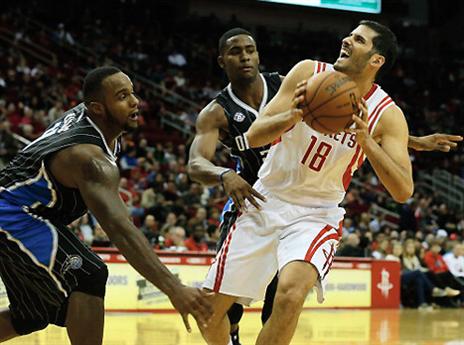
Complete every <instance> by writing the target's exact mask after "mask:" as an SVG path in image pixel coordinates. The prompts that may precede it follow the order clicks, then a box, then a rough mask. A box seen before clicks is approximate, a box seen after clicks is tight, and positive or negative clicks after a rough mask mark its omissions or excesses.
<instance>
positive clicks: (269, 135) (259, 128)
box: [245, 60, 314, 147]
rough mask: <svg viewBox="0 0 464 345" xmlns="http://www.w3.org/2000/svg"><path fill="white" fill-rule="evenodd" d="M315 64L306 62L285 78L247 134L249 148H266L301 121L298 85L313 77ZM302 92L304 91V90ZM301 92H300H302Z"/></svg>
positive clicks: (298, 65)
mask: <svg viewBox="0 0 464 345" xmlns="http://www.w3.org/2000/svg"><path fill="white" fill-rule="evenodd" d="M313 72H314V62H313V61H312V60H304V61H301V62H299V63H298V64H296V65H295V66H294V67H293V68H292V69H291V71H290V72H289V73H288V75H287V76H286V77H285V78H284V80H283V82H282V85H281V86H280V88H279V91H278V92H277V94H276V95H275V96H274V98H273V99H272V100H271V101H270V102H269V104H268V105H267V106H266V107H265V108H264V110H263V111H262V112H261V113H260V116H259V117H258V118H257V119H256V121H255V122H253V124H252V125H251V127H250V128H249V129H248V132H247V133H246V134H245V137H246V139H247V143H248V145H249V147H260V146H265V145H267V144H269V143H271V142H273V141H274V140H275V139H277V138H278V137H279V136H280V135H282V134H283V133H284V132H285V131H287V130H288V129H289V128H291V127H292V126H293V125H294V124H295V123H296V122H297V121H300V120H301V114H302V112H301V110H300V109H298V104H295V100H298V102H299V101H302V100H303V98H299V97H298V96H301V95H302V92H300V93H299V94H298V95H296V90H297V87H298V84H299V83H300V82H302V81H304V80H307V79H309V78H311V77H312V75H313ZM301 90H303V91H304V89H303V88H301ZM301 90H300V91H301Z"/></svg>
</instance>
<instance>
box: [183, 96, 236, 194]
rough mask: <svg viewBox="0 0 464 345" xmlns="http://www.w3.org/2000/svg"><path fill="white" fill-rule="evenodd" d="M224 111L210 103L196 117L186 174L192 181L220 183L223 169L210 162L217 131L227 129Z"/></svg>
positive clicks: (216, 140) (214, 147)
mask: <svg viewBox="0 0 464 345" xmlns="http://www.w3.org/2000/svg"><path fill="white" fill-rule="evenodd" d="M227 125H228V123H227V118H226V116H225V114H224V109H223V108H222V107H221V106H220V105H219V104H217V103H216V102H211V103H210V104H209V105H207V106H206V107H205V108H204V109H203V110H202V111H201V112H200V114H199V115H198V118H197V121H196V124H195V127H196V134H195V138H194V139H193V142H192V145H191V146H190V152H189V161H188V165H187V169H188V174H189V176H190V178H191V179H192V180H194V181H198V182H200V183H202V184H205V185H215V184H218V183H219V182H220V179H219V175H220V174H221V172H223V171H224V168H223V167H218V166H215V165H214V164H213V163H212V162H211V160H212V159H213V157H214V154H215V152H216V145H217V143H218V141H219V130H220V129H225V128H227Z"/></svg>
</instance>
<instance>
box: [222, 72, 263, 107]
mask: <svg viewBox="0 0 464 345" xmlns="http://www.w3.org/2000/svg"><path fill="white" fill-rule="evenodd" d="M230 84H231V86H232V91H233V92H234V94H235V95H236V96H237V97H238V98H240V100H241V101H242V102H244V103H246V104H248V105H249V106H250V107H252V108H253V109H256V110H258V109H259V106H260V105H261V101H262V99H263V93H264V83H263V80H262V78H261V77H260V76H259V74H258V75H257V76H256V78H255V79H254V80H252V81H248V80H246V81H243V80H237V81H231V82H230Z"/></svg>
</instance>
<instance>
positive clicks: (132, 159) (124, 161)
mask: <svg viewBox="0 0 464 345" xmlns="http://www.w3.org/2000/svg"><path fill="white" fill-rule="evenodd" d="M119 165H120V167H121V169H122V170H123V171H126V170H131V169H132V168H135V167H137V151H136V150H135V149H130V150H129V151H128V152H127V153H125V154H123V155H122V157H121V159H120V161H119Z"/></svg>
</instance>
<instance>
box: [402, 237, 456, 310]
mask: <svg viewBox="0 0 464 345" xmlns="http://www.w3.org/2000/svg"><path fill="white" fill-rule="evenodd" d="M398 245H399V244H395V246H394V247H393V250H394V252H395V251H398V250H399V249H397V247H398ZM399 257H400V260H401V264H402V270H401V289H402V291H403V292H406V291H408V290H411V289H412V290H413V291H414V294H413V295H408V294H407V292H406V293H405V295H406V296H408V297H411V298H415V299H416V301H415V302H416V303H414V302H413V301H405V300H403V303H404V304H406V305H413V304H417V305H418V306H419V308H420V309H427V308H430V303H431V297H454V296H457V295H459V293H460V292H459V291H458V290H454V289H451V288H449V287H445V288H443V289H442V288H439V287H437V286H435V285H434V284H433V283H432V281H430V279H429V278H428V276H427V275H426V274H425V272H427V271H428V270H427V269H426V268H424V267H422V266H421V264H420V262H419V259H418V257H417V256H416V246H415V243H414V240H411V239H410V240H407V241H406V242H405V243H404V255H401V256H399ZM402 299H403V296H402Z"/></svg>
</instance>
